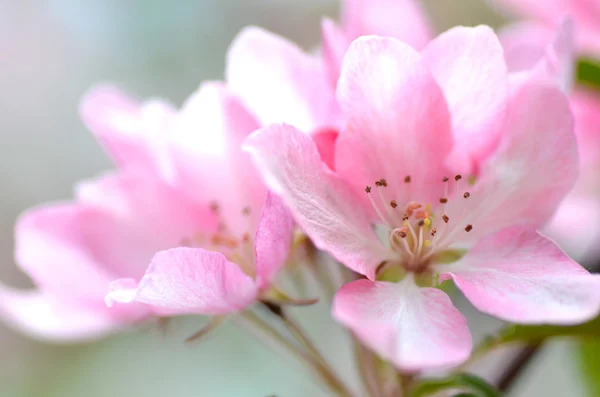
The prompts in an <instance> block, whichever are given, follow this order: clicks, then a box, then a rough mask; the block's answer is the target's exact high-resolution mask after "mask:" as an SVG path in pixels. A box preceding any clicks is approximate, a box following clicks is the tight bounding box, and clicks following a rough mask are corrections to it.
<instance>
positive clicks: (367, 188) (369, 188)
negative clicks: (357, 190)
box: [365, 182, 377, 193]
mask: <svg viewBox="0 0 600 397" xmlns="http://www.w3.org/2000/svg"><path fill="white" fill-rule="evenodd" d="M375 183H377V182H375ZM365 192H367V193H371V186H369V185H367V186H366V187H365Z"/></svg>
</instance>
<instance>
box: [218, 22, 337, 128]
mask: <svg viewBox="0 0 600 397" xmlns="http://www.w3.org/2000/svg"><path fill="white" fill-rule="evenodd" d="M226 76H227V82H228V83H229V86H230V87H231V89H232V90H233V91H234V92H235V93H237V94H238V95H240V96H241V98H242V99H243V100H244V101H245V102H246V104H247V105H248V106H249V107H250V109H251V110H252V111H254V112H255V114H256V116H257V117H258V119H259V120H260V122H261V123H262V124H263V125H268V124H271V123H281V122H283V123H289V124H292V125H294V126H295V127H296V128H298V129H300V130H301V131H304V132H307V133H308V132H311V131H312V130H313V129H315V128H318V127H320V126H322V125H325V124H326V123H327V122H328V119H329V117H330V111H331V109H332V106H334V98H333V92H332V90H331V86H330V85H329V82H328V79H327V76H326V73H325V71H324V69H323V65H322V64H321V62H320V59H319V58H318V57H312V56H310V55H308V54H306V53H304V52H303V51H302V50H301V49H300V48H298V47H297V46H296V45H294V44H293V43H291V42H289V41H287V40H285V39H284V38H282V37H280V36H277V35H275V34H273V33H270V32H267V31H265V30H263V29H260V28H257V27H248V28H245V29H244V30H242V31H241V32H240V33H239V35H238V36H237V38H236V39H235V40H234V41H233V44H232V45H231V47H230V48H229V53H228V55H227V71H226Z"/></svg>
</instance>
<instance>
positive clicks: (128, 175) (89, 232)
mask: <svg viewBox="0 0 600 397" xmlns="http://www.w3.org/2000/svg"><path fill="white" fill-rule="evenodd" d="M77 194H78V198H79V199H80V200H81V201H84V202H85V203H86V205H89V206H92V207H93V208H95V210H96V215H95V217H93V218H92V217H90V218H88V219H86V222H85V223H82V224H81V225H80V226H79V229H75V231H74V233H75V232H76V233H78V236H79V238H80V239H81V240H82V242H81V247H82V249H85V250H86V252H89V253H90V255H92V257H93V258H95V259H96V260H97V261H99V262H100V263H101V264H102V267H103V268H104V269H107V270H109V271H110V273H111V274H112V277H111V278H109V280H111V279H114V278H117V277H133V278H136V279H139V278H140V277H142V275H143V274H144V272H145V270H146V268H147V266H148V263H149V262H150V260H151V259H152V256H153V255H154V254H155V253H156V252H158V251H161V250H165V249H169V248H174V247H178V246H182V245H188V244H191V245H198V244H202V243H204V240H205V239H207V238H208V236H209V235H211V234H212V233H214V232H216V230H217V228H218V222H219V219H217V216H216V215H215V214H214V211H213V210H211V202H210V200H208V199H207V200H204V201H200V200H193V199H191V198H190V197H189V196H188V195H187V194H185V192H183V191H181V190H179V189H175V188H173V187H172V186H169V185H167V184H166V183H162V182H161V181H159V180H156V179H154V178H148V177H147V176H146V175H141V174H138V173H132V172H121V173H118V174H109V175H106V176H104V177H103V178H99V179H97V180H93V181H89V182H85V183H82V184H80V185H79V186H78V191H77ZM240 212H241V209H240ZM199 240H202V241H199ZM107 285H108V281H105V282H104V284H103V287H102V291H101V293H100V294H99V295H98V296H99V297H103V296H104V295H105V294H106V286H107Z"/></svg>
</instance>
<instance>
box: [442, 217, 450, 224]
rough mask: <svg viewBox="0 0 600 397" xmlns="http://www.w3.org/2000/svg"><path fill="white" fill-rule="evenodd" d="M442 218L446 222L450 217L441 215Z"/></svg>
mask: <svg viewBox="0 0 600 397" xmlns="http://www.w3.org/2000/svg"><path fill="white" fill-rule="evenodd" d="M442 219H443V220H444V222H446V223H448V221H449V220H450V218H448V215H442Z"/></svg>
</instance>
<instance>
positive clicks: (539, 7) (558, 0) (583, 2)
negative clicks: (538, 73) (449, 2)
mask: <svg viewBox="0 0 600 397" xmlns="http://www.w3.org/2000/svg"><path fill="white" fill-rule="evenodd" d="M494 2H495V3H497V4H498V5H501V6H504V7H506V8H508V9H509V10H511V11H513V12H515V13H516V14H518V15H520V16H522V17H525V18H526V19H529V20H531V21H535V22H526V23H524V24H522V26H523V27H524V28H527V29H531V31H537V32H542V31H546V32H549V34H550V35H552V32H554V31H555V30H556V29H557V28H558V27H559V26H560V25H561V24H562V21H563V20H564V18H565V16H568V17H569V18H571V19H573V21H574V22H575V25H576V31H575V43H576V45H577V50H578V52H579V53H583V54H586V55H589V56H600V24H598V21H599V20H600V1H599V0H544V1H540V0H494ZM524 40H528V39H527V36H524ZM539 44H540V43H538V46H539Z"/></svg>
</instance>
